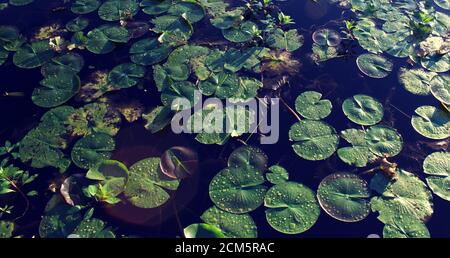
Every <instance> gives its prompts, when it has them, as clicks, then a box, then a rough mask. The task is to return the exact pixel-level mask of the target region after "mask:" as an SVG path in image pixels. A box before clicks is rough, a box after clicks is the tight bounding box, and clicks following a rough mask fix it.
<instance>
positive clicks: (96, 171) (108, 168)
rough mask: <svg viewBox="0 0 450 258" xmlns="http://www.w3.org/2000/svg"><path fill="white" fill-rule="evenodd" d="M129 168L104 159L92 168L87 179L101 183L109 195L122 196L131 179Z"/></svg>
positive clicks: (115, 161) (87, 174)
mask: <svg viewBox="0 0 450 258" xmlns="http://www.w3.org/2000/svg"><path fill="white" fill-rule="evenodd" d="M128 174H129V172H128V168H127V167H126V166H125V165H124V164H123V163H122V162H119V161H117V160H108V159H102V160H99V162H98V163H97V164H96V165H94V166H92V167H90V168H89V171H88V172H87V173H86V178H88V179H91V180H96V181H99V183H100V184H101V185H102V186H103V187H104V188H106V189H108V194H109V195H111V196H112V197H116V196H118V195H119V194H121V193H122V192H123V191H124V190H125V187H126V185H127V182H128V178H129V175H128Z"/></svg>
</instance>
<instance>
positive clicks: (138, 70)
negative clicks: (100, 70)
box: [108, 63, 145, 89]
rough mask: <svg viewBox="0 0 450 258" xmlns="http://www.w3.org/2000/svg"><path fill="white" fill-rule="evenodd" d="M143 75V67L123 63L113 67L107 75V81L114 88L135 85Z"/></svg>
mask: <svg viewBox="0 0 450 258" xmlns="http://www.w3.org/2000/svg"><path fill="white" fill-rule="evenodd" d="M144 75H145V67H143V66H140V65H137V64H133V63H125V64H120V65H118V66H116V67H114V68H113V69H112V70H111V72H109V75H108V81H109V82H110V83H111V84H112V85H113V86H114V88H116V89H124V88H130V87H133V86H134V85H136V84H137V83H138V82H139V80H140V79H141V78H142V77H144Z"/></svg>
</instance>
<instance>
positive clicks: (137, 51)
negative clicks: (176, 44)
mask: <svg viewBox="0 0 450 258" xmlns="http://www.w3.org/2000/svg"><path fill="white" fill-rule="evenodd" d="M171 51H172V47H170V45H168V44H160V43H159V42H158V40H157V39H152V38H148V39H143V40H140V41H138V42H136V43H134V44H133V45H132V46H131V48H130V59H131V61H132V62H133V63H135V64H139V65H153V64H157V63H159V62H161V61H163V60H164V59H166V58H167V57H168V56H169V54H170V52H171Z"/></svg>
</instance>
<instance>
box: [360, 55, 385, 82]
mask: <svg viewBox="0 0 450 258" xmlns="http://www.w3.org/2000/svg"><path fill="white" fill-rule="evenodd" d="M356 64H357V65H358V68H359V70H361V72H362V73H364V74H365V75H367V76H369V77H371V78H376V79H380V78H384V77H387V76H388V75H389V74H390V73H391V72H392V69H393V67H394V64H393V63H392V61H390V60H389V59H387V58H385V57H383V56H380V55H374V54H362V55H360V56H359V57H358V58H357V59H356Z"/></svg>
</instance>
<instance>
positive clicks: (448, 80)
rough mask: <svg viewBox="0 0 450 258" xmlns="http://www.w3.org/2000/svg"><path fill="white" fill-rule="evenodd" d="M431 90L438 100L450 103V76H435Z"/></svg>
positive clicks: (431, 83)
mask: <svg viewBox="0 0 450 258" xmlns="http://www.w3.org/2000/svg"><path fill="white" fill-rule="evenodd" d="M430 90H431V93H432V94H433V96H434V97H435V98H436V99H437V100H439V101H440V102H442V103H444V104H447V105H450V76H447V75H442V76H435V77H434V78H433V80H431V82H430Z"/></svg>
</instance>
